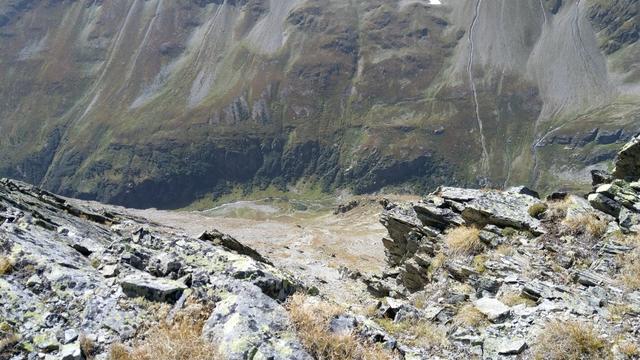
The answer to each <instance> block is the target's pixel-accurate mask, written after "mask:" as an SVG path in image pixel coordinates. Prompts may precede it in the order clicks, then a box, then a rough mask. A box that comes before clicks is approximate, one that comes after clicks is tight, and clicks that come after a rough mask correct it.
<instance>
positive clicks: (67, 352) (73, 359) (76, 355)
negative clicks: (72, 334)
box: [58, 342, 83, 360]
mask: <svg viewBox="0 0 640 360" xmlns="http://www.w3.org/2000/svg"><path fill="white" fill-rule="evenodd" d="M58 356H59V357H60V360H82V359H83V356H82V350H81V349H80V343H78V342H74V343H71V344H67V345H65V346H63V347H62V349H61V350H60V354H58Z"/></svg>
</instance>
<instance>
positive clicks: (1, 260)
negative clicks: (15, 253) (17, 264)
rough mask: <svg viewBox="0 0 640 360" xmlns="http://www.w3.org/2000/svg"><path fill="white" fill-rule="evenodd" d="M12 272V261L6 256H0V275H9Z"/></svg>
mask: <svg viewBox="0 0 640 360" xmlns="http://www.w3.org/2000/svg"><path fill="white" fill-rule="evenodd" d="M12 271H13V260H12V259H11V258H9V257H8V256H0V275H9V274H11V272H12Z"/></svg>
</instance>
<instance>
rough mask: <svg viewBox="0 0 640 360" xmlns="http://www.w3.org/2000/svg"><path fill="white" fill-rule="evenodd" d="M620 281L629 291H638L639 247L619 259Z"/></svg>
mask: <svg viewBox="0 0 640 360" xmlns="http://www.w3.org/2000/svg"><path fill="white" fill-rule="evenodd" d="M620 263H621V264H622V268H621V270H620V280H621V282H622V284H623V285H624V287H625V288H627V289H628V290H630V291H634V290H640V247H636V248H635V249H634V250H633V251H631V252H630V253H628V254H626V255H623V256H621V257H620Z"/></svg>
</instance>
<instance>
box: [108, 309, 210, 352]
mask: <svg viewBox="0 0 640 360" xmlns="http://www.w3.org/2000/svg"><path fill="white" fill-rule="evenodd" d="M209 313H210V310H209V309H207V308H206V307H204V306H192V307H190V308H189V309H187V310H186V311H184V312H182V313H180V314H179V315H177V316H176V317H175V319H174V321H173V322H172V323H167V322H164V321H161V322H159V323H157V324H156V325H155V326H152V327H150V328H149V329H148V331H147V332H146V334H145V335H144V339H142V340H140V341H138V342H137V343H135V344H134V346H133V347H132V348H127V347H125V346H124V345H122V344H113V345H112V346H111V349H110V352H109V359H111V360H212V359H213V360H215V359H217V358H218V356H217V350H216V348H215V346H214V345H213V344H211V343H210V342H208V341H207V340H205V339H204V338H203V337H202V327H203V326H204V323H205V321H206V319H207V318H208V314H209Z"/></svg>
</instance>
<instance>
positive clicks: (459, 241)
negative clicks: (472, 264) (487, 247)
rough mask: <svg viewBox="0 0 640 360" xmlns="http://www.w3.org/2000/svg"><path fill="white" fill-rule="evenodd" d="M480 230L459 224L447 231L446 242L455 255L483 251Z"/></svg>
mask: <svg viewBox="0 0 640 360" xmlns="http://www.w3.org/2000/svg"><path fill="white" fill-rule="evenodd" d="M479 234H480V230H479V229H477V228H474V227H469V226H459V227H457V228H455V229H453V230H451V231H449V232H448V233H447V235H446V236H445V244H447V246H448V247H449V250H450V251H451V252H452V253H453V254H455V255H474V254H476V253H478V252H480V251H482V249H483V246H482V243H481V242H480V237H479V236H478V235H479Z"/></svg>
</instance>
